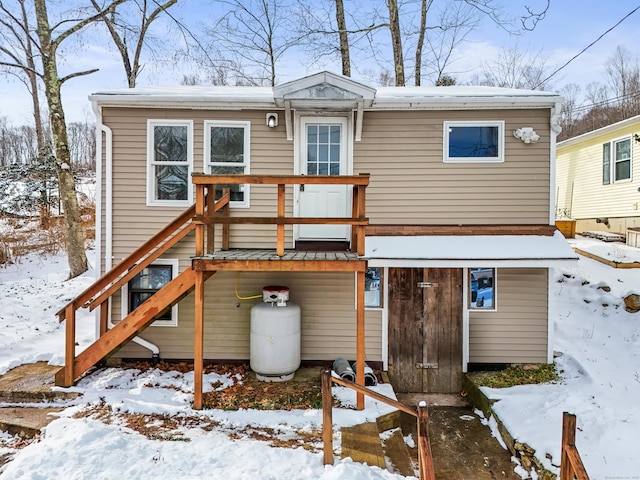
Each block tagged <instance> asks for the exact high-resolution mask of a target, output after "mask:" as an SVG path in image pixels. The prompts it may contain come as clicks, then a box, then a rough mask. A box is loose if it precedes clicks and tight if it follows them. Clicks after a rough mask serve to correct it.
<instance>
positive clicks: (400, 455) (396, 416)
mask: <svg viewBox="0 0 640 480" xmlns="http://www.w3.org/2000/svg"><path fill="white" fill-rule="evenodd" d="M340 432H341V435H342V453H341V457H342V458H346V457H350V458H351V459H352V460H353V461H354V462H360V463H366V464H367V465H370V466H377V467H380V468H385V469H387V470H388V471H390V472H392V473H397V474H400V475H404V476H415V475H416V472H417V465H414V462H413V460H412V459H411V455H410V454H409V449H408V448H407V444H406V443H405V440H404V433H403V431H402V426H401V412H400V411H395V412H392V413H389V414H387V415H383V416H382V417H379V418H378V419H377V420H376V422H375V423H374V422H367V423H361V424H359V425H354V426H352V427H343V428H342V429H341V430H340Z"/></svg>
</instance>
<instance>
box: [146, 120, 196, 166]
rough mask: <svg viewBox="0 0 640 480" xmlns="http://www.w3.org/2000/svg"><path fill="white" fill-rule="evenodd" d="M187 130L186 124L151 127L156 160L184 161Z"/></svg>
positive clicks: (186, 158) (185, 159)
mask: <svg viewBox="0 0 640 480" xmlns="http://www.w3.org/2000/svg"><path fill="white" fill-rule="evenodd" d="M188 133H189V130H188V128H187V127H186V126H175V125H174V126H159V125H157V126H155V127H153V149H154V160H155V161H156V162H186V161H187V160H188V157H187V152H188V149H187V145H188V136H189V135H188Z"/></svg>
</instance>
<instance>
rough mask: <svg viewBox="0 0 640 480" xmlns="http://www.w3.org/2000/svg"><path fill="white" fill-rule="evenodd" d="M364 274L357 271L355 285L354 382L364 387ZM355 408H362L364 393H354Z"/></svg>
mask: <svg viewBox="0 0 640 480" xmlns="http://www.w3.org/2000/svg"><path fill="white" fill-rule="evenodd" d="M364 274H365V272H358V273H357V274H356V275H357V287H356V296H357V300H356V305H357V312H356V383H357V384H358V385H362V386H363V387H364V357H365V353H364ZM356 408H357V409H358V410H364V395H363V394H362V393H358V394H357V395H356Z"/></svg>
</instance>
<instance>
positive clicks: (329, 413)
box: [322, 370, 436, 480]
mask: <svg viewBox="0 0 640 480" xmlns="http://www.w3.org/2000/svg"><path fill="white" fill-rule="evenodd" d="M333 383H337V384H338V385H342V386H343V387H347V388H350V389H351V390H354V391H355V392H356V393H358V394H361V395H366V396H368V397H371V398H373V399H375V400H378V401H379V402H383V403H386V404H387V405H389V406H391V407H393V408H397V409H398V410H400V411H402V412H405V413H408V414H409V415H412V416H414V417H416V418H417V422H418V466H419V469H420V480H435V478H436V477H435V473H434V469H433V458H432V456H431V443H430V440H429V411H428V409H427V405H426V403H425V402H421V403H420V405H418V408H417V410H414V409H413V408H411V407H408V406H407V405H405V404H404V403H400V402H398V401H396V400H393V399H392V398H389V397H385V396H384V395H382V394H380V393H378V392H374V391H373V390H370V389H368V388H367V387H363V386H361V385H358V384H357V383H354V382H350V381H349V380H344V379H342V378H338V377H334V376H333V375H332V374H331V370H325V371H323V372H322V445H323V453H324V464H325V465H333V404H332V395H331V387H332V384H333Z"/></svg>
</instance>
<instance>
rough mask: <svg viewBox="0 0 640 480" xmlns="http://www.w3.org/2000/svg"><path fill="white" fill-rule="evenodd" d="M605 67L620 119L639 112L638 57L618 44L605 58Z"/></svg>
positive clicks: (639, 83)
mask: <svg viewBox="0 0 640 480" xmlns="http://www.w3.org/2000/svg"><path fill="white" fill-rule="evenodd" d="M605 67H606V70H607V75H608V83H609V86H610V88H611V92H612V95H610V96H612V97H614V99H615V101H614V103H616V104H617V105H618V107H619V109H620V114H621V116H622V119H624V118H629V117H631V116H633V115H637V114H638V113H640V67H639V66H638V58H637V57H635V58H634V57H633V56H632V54H631V52H629V50H627V49H626V48H625V47H624V46H622V45H618V46H617V47H616V49H615V51H614V53H613V54H612V55H611V56H610V57H609V58H608V59H607V62H606V63H605Z"/></svg>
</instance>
